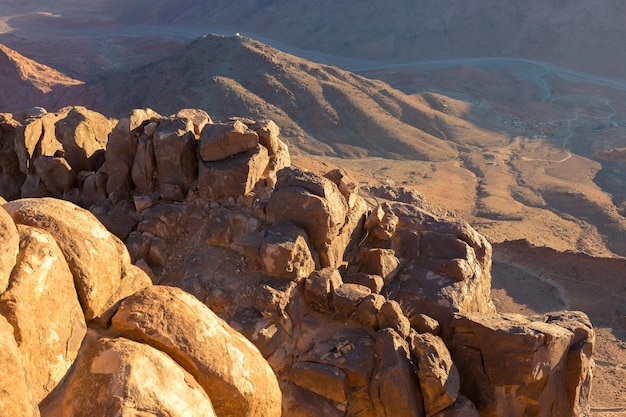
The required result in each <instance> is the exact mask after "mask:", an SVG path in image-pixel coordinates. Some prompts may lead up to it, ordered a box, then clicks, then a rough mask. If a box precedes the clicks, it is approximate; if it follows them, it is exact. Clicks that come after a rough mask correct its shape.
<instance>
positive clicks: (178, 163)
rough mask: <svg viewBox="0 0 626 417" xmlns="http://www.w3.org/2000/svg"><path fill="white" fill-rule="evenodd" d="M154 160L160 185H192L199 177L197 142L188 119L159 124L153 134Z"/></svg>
mask: <svg viewBox="0 0 626 417" xmlns="http://www.w3.org/2000/svg"><path fill="white" fill-rule="evenodd" d="M153 144H154V158H155V160H156V166H157V171H158V178H159V182H160V183H161V184H172V185H177V186H180V187H187V186H189V185H190V184H191V183H192V182H193V181H194V180H195V179H196V177H197V176H198V162H197V159H196V147H197V140H196V136H195V134H194V125H193V123H192V122H191V120H189V119H187V118H171V119H163V120H161V121H160V124H159V127H158V128H157V129H156V131H155V132H154V135H153Z"/></svg>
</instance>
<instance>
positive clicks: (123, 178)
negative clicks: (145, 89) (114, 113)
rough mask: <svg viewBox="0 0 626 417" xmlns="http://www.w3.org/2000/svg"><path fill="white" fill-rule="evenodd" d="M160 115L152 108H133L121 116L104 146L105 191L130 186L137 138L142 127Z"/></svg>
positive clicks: (154, 120) (120, 190)
mask: <svg viewBox="0 0 626 417" xmlns="http://www.w3.org/2000/svg"><path fill="white" fill-rule="evenodd" d="M161 118H162V116H160V115H159V114H158V113H156V112H155V111H153V110H152V109H134V110H133V111H131V112H130V113H129V114H128V115H127V116H125V117H123V118H121V119H120V120H119V121H118V122H117V125H115V127H114V128H113V130H112V131H111V134H110V135H109V140H108V142H107V147H106V173H107V175H108V177H107V186H106V189H107V193H108V194H111V193H113V192H116V191H117V192H123V190H125V189H127V188H128V187H130V184H131V171H132V167H133V161H134V160H135V153H136V152H137V138H138V137H139V136H140V135H141V134H142V133H143V127H144V126H146V125H148V124H149V123H152V122H158V121H159V120H160V119H161Z"/></svg>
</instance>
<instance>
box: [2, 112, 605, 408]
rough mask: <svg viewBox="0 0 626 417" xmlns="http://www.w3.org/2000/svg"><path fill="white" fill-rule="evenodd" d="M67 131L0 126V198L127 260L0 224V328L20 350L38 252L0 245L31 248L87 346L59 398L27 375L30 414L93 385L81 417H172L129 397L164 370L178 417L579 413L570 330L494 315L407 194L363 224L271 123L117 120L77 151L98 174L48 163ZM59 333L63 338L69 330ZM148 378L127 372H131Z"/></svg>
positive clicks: (441, 227) (46, 123)
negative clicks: (65, 299)
mask: <svg viewBox="0 0 626 417" xmlns="http://www.w3.org/2000/svg"><path fill="white" fill-rule="evenodd" d="M78 114H86V113H85V112H80V111H78V110H72V109H68V110H64V111H63V114H56V115H51V116H48V117H47V118H46V119H45V120H44V118H43V117H40V118H39V119H37V118H34V119H32V120H31V119H29V120H27V121H17V120H15V119H12V118H10V117H7V116H3V117H4V119H3V120H4V121H3V122H2V124H0V128H1V129H0V130H1V131H2V137H0V140H4V139H2V138H13V139H14V143H15V144H16V145H15V147H14V154H13V155H12V156H11V155H10V152H9V153H6V155H5V154H2V158H4V159H3V160H7V161H11V160H12V161H13V162H12V163H13V165H15V166H18V167H19V169H18V172H19V173H20V174H19V175H16V176H14V177H11V180H10V181H9V180H7V181H4V179H2V178H5V177H6V175H5V177H0V180H2V181H4V183H5V184H6V186H3V188H0V190H11V189H15V187H13V188H12V186H11V181H13V182H14V183H19V182H20V181H21V183H20V184H19V188H20V189H21V190H22V193H24V192H27V193H28V194H29V195H38V196H40V197H45V196H48V195H62V196H63V197H64V198H66V199H69V200H71V201H73V202H75V203H79V204H83V205H84V206H89V207H90V210H91V213H93V215H95V217H96V218H97V219H98V220H100V221H101V222H102V224H103V225H104V226H106V228H107V229H109V230H111V231H112V232H113V233H114V234H115V235H116V236H118V237H119V238H120V239H123V241H124V243H125V244H126V248H128V250H127V249H126V248H125V247H124V245H123V244H122V241H121V240H120V239H118V238H116V237H115V236H112V235H111V234H110V233H109V232H108V231H107V230H106V229H105V228H104V227H103V226H102V225H100V224H98V223H97V222H96V219H95V218H94V216H92V215H91V214H89V213H88V212H86V211H85V210H82V209H79V208H78V207H76V206H74V205H72V204H71V203H68V202H63V201H60V200H54V199H50V198H40V199H26V200H16V201H11V202H9V203H6V204H4V205H3V206H4V209H5V210H6V212H8V214H9V215H10V216H8V215H7V216H3V215H2V213H3V212H2V211H0V239H2V242H3V245H4V246H6V248H7V250H6V251H5V255H3V259H2V260H3V263H2V265H0V268H2V267H4V265H5V263H4V261H5V258H6V262H7V263H6V265H7V266H6V267H4V268H5V269H6V271H5V272H4V276H5V277H6V276H7V274H9V275H8V276H9V277H10V280H9V282H8V284H6V285H5V286H6V287H8V289H7V290H4V288H2V287H1V286H0V289H2V290H3V294H2V295H1V296H0V307H1V306H5V307H3V308H4V310H3V309H2V308H0V312H2V314H4V315H6V317H7V319H8V321H9V322H10V323H11V324H12V325H14V326H21V327H19V328H24V329H26V324H21V323H23V322H24V319H23V318H22V319H16V318H15V317H17V316H18V315H17V314H16V313H15V314H14V313H13V311H17V310H18V309H16V308H15V307H14V304H15V303H16V302H15V301H13V300H18V299H19V300H25V301H19V302H18V304H20V305H21V304H24V307H20V308H23V310H20V311H21V313H20V314H21V316H20V317H26V316H27V315H28V313H27V311H28V310H27V309H26V308H27V307H26V306H27V305H28V303H32V300H31V299H32V297H33V296H32V295H29V296H28V297H27V296H26V295H24V294H26V293H28V294H30V293H32V292H33V291H26V290H24V291H22V292H20V291H18V290H19V289H20V288H21V287H20V286H19V285H18V283H19V282H21V281H22V280H21V278H20V277H21V275H20V274H22V275H23V273H24V271H26V267H25V266H24V265H26V264H25V263H24V262H23V261H22V258H21V256H25V255H24V254H27V253H31V252H32V253H35V252H37V251H36V250H35V249H28V250H27V249H26V248H22V247H21V246H20V247H19V254H17V255H15V254H16V253H17V251H18V249H17V246H16V245H17V243H16V242H18V240H19V236H22V240H21V241H22V242H23V243H22V246H23V245H25V244H26V243H24V242H27V239H26V237H25V236H26V235H28V236H31V235H32V236H35V235H36V236H40V235H41V236H48V237H47V239H49V240H51V241H53V242H54V243H55V244H56V245H57V246H58V248H57V249H58V251H60V252H59V253H60V254H62V256H61V255H57V256H56V258H58V259H59V262H61V264H62V265H65V266H66V269H63V267H62V266H59V267H58V268H61V269H59V270H66V272H67V271H69V272H68V273H67V274H65V275H67V276H68V277H70V276H71V278H72V279H73V282H74V286H75V288H76V293H77V297H76V299H77V300H79V301H80V307H81V309H82V315H81V316H83V317H84V322H83V321H79V325H80V323H84V324H83V327H82V330H80V329H77V330H75V331H74V332H73V334H74V335H75V337H76V338H78V339H80V341H82V342H83V343H82V345H81V347H79V348H78V347H77V348H73V349H71V352H72V353H71V354H66V356H65V358H66V359H64V361H65V362H64V363H66V365H67V363H70V364H71V363H72V362H74V363H75V364H76V366H74V367H66V368H63V369H64V370H63V371H58V375H61V376H62V377H63V380H64V381H65V382H64V383H63V384H62V385H58V384H59V382H58V381H59V379H58V377H55V378H52V377H50V374H51V372H50V371H46V368H45V367H44V366H43V365H42V364H39V365H37V366H36V367H37V370H36V371H34V370H31V369H30V368H29V366H35V365H34V364H33V363H31V362H29V361H28V360H25V363H24V367H25V369H26V371H25V372H26V381H30V380H31V378H35V379H33V380H36V378H40V379H39V380H40V381H44V380H45V381H48V382H46V383H43V385H45V387H46V388H45V390H42V389H41V388H40V386H41V385H42V383H41V382H39V383H38V384H39V385H38V387H35V386H33V387H31V388H29V389H30V391H28V392H29V393H30V394H29V395H32V396H33V397H32V398H34V399H33V400H32V401H35V402H37V401H40V403H39V404H40V408H41V410H42V414H45V413H51V414H50V415H55V414H53V412H54V413H57V414H58V413H66V414H67V415H72V413H75V414H76V415H88V414H89V413H90V412H92V409H91V408H89V407H91V405H90V404H88V405H85V404H79V402H78V401H77V400H76V399H77V398H79V397H80V396H81V395H84V394H83V393H84V389H85V388H84V386H86V385H88V384H89V383H91V382H89V381H93V384H94V387H96V388H94V389H95V390H96V391H98V392H100V389H99V388H97V387H101V386H102V384H103V381H104V380H105V379H106V378H113V380H115V381H117V382H116V387H117V391H115V392H112V391H110V392H108V393H107V394H106V395H104V394H103V395H102V396H99V397H98V399H97V401H98V402H94V404H99V405H98V406H101V407H104V404H111V407H112V408H111V410H115V411H111V412H112V413H114V412H133V411H132V410H135V409H137V408H136V407H145V408H146V409H156V408H159V407H163V408H162V410H171V408H168V407H169V406H170V405H171V404H169V403H167V399H168V398H171V397H165V396H163V393H162V392H160V388H159V387H160V385H158V384H157V383H156V382H155V384H156V385H154V386H153V387H152V388H151V389H154V390H156V391H155V392H154V393H150V392H149V391H146V393H145V395H144V394H141V393H139V394H137V392H138V391H141V389H143V387H140V386H138V384H137V381H139V380H140V379H145V380H150V375H145V376H144V375H143V373H142V372H144V371H146V372H148V373H150V372H151V371H150V370H155V369H161V368H163V369H166V368H167V369H168V370H167V371H164V372H168V375H171V380H172V381H173V383H174V381H178V382H176V383H175V384H174V385H175V389H176V390H180V393H181V394H180V398H184V400H181V401H183V402H184V404H186V405H185V406H184V407H182V408H181V409H180V410H183V409H184V410H187V409H188V410H200V409H202V410H208V408H206V407H207V398H205V397H208V398H210V403H211V404H212V406H211V407H213V408H214V410H215V414H216V415H217V416H218V417H219V416H226V415H228V416H246V415H264V416H274V415H276V416H277V415H279V414H282V415H284V416H325V417H326V416H337V417H340V416H359V417H383V416H397V415H406V416H427V417H446V416H471V417H475V416H477V415H478V413H480V415H483V416H491V415H493V416H496V415H507V416H520V417H521V416H542V415H555V416H584V415H586V413H588V398H589V390H590V384H591V376H592V370H593V360H592V359H591V355H592V352H593V344H594V333H593V329H592V327H591V325H590V323H589V322H588V319H587V318H586V316H585V315H584V314H583V313H579V312H560V313H553V314H548V315H545V316H541V317H531V318H526V317H522V316H510V315H502V314H498V313H497V312H496V310H495V307H494V305H493V303H492V301H491V299H490V290H491V256H492V253H491V245H490V244H489V242H488V241H487V240H486V239H485V237H483V236H482V235H480V234H479V233H477V232H476V231H475V230H474V229H473V228H472V227H471V226H470V225H469V224H467V223H466V222H464V221H462V220H449V219H446V218H442V217H439V216H437V215H435V214H433V213H432V211H430V210H428V208H430V206H428V205H426V204H425V203H424V204H422V202H423V199H420V198H417V197H415V196H414V195H413V194H410V193H409V194H410V195H409V194H407V193H406V192H405V193H403V194H402V195H403V196H404V197H403V200H404V202H401V201H393V199H384V200H383V198H382V197H380V196H379V197H380V201H378V200H376V204H375V205H371V204H370V205H368V203H367V202H366V200H365V199H364V198H363V197H362V196H360V195H359V186H358V183H357V182H356V181H354V180H353V179H351V178H350V177H349V175H348V174H347V173H346V172H345V171H344V170H341V169H334V170H331V171H329V172H327V173H321V174H323V175H321V174H318V173H313V172H309V171H305V170H302V169H299V168H296V167H290V166H289V164H290V158H289V153H288V150H287V146H286V144H285V142H283V141H282V140H281V139H280V131H279V129H278V127H277V126H276V125H275V124H274V123H273V122H271V121H259V122H257V121H254V120H250V119H246V118H232V119H229V120H226V121H221V122H214V121H213V120H211V118H210V117H209V116H208V115H207V114H206V113H205V112H203V111H200V110H192V109H187V110H183V111H180V112H178V113H177V114H174V115H171V116H167V117H165V116H161V115H159V114H157V113H155V112H154V111H152V110H149V109H144V110H141V109H139V110H133V111H132V112H131V113H130V114H129V115H128V116H127V117H125V118H122V119H120V120H119V121H118V122H117V124H116V125H115V127H113V128H112V130H111V131H110V133H109V134H108V136H107V137H98V138H97V139H93V138H92V139H90V140H89V141H91V142H93V141H96V142H98V143H99V144H103V143H106V153H105V154H104V155H101V154H99V153H98V152H99V151H97V150H96V151H94V153H93V155H96V154H98V155H100V156H98V157H95V159H94V158H91V159H89V158H87V159H86V160H81V161H80V162H79V161H78V160H77V159H75V158H69V157H68V158H65V157H64V156H63V155H64V152H65V149H67V150H68V152H69V149H75V147H76V146H78V147H81V146H82V148H85V149H86V148H87V145H85V143H86V142H89V141H86V140H83V139H82V138H79V137H78V133H76V134H74V135H73V136H72V134H69V133H67V131H66V130H63V129H66V127H65V126H64V125H62V124H60V123H59V121H60V120H67V123H68V125H70V126H79V125H81V123H82V124H83V125H84V124H85V123H87V122H85V121H81V122H80V123H78V122H76V120H81V119H80V117H79V116H78ZM70 116H71V117H70ZM63 123H65V122H63ZM81 126H82V125H81ZM59 129H60V131H59V132H57V130H59ZM68 129H69V131H70V132H80V131H81V130H80V129H79V128H78V127H75V128H71V129H70V128H68ZM72 129H73V130H72ZM58 136H62V137H63V140H62V141H61V140H60V139H59V140H57V137H58ZM79 145H80V146H79ZM94 146H95V145H94ZM90 149H91V148H90ZM94 149H95V148H94ZM53 150H54V152H53ZM11 158H12V159H11ZM96 160H98V161H99V162H95V161H96ZM86 162H89V163H90V164H91V163H92V162H94V163H95V164H91V165H86ZM8 166H10V165H8ZM37 167H39V168H37ZM14 171H15V170H13V171H12V170H11V169H8V168H7V170H6V171H3V173H4V174H7V173H9V172H14ZM59 173H60V174H59ZM13 178H14V179H13ZM5 179H6V178H5ZM0 185H1V184H0ZM68 187H69V188H68ZM384 191H385V190H384ZM386 191H389V190H386ZM380 195H383V194H380ZM384 195H389V196H393V195H395V194H393V193H390V192H386V193H385V194H384ZM398 195H399V194H398ZM6 196H7V197H8V199H11V198H12V197H13V196H12V195H9V194H7V195H6ZM405 197H406V198H405ZM408 197H411V198H408ZM367 201H371V200H370V199H368V200H367ZM10 217H12V219H11V218H10ZM15 223H18V224H19V225H18V226H17V227H16V226H15ZM27 231H29V232H27ZM18 232H19V234H18ZM31 240H32V239H31ZM28 241H29V242H30V240H28ZM32 245H33V244H31V243H28V245H27V246H28V247H30V246H32ZM4 246H3V247H4ZM29 251H30V252H29ZM39 252H41V251H39ZM39 252H37V253H39ZM48 252H49V253H55V252H53V251H48ZM29 256H30V255H29ZM33 256H34V255H33ZM38 256H39V258H37V259H39V260H38V263H35V262H31V264H33V265H37V268H39V270H40V272H39V274H40V275H39V276H41V277H43V276H45V271H46V269H45V268H44V266H46V265H48V263H46V262H45V260H46V259H47V258H46V256H45V253H44V254H39V255H38ZM44 264H45V265H44ZM46 267H47V266H46ZM20 271H22V272H20ZM2 276H3V275H2V270H0V284H2V281H1V279H2ZM148 276H150V277H153V279H154V281H155V282H156V283H158V284H161V285H158V286H152V285H151V282H150V278H148ZM18 278H20V280H18ZM7 279H9V278H5V280H7ZM59 279H60V278H59ZM68 279H69V278H68ZM68 279H66V280H65V281H63V282H65V283H66V284H67V282H70V281H68ZM12 282H15V284H12ZM54 282H56V281H51V282H50V285H53V284H54ZM20 285H25V284H20ZM28 285H31V286H32V285H34V284H33V283H32V282H31V283H30V284H28ZM54 285H57V284H54ZM176 287H178V288H176ZM24 288H30V287H24ZM37 288H39V287H37ZM183 290H184V291H183ZM59 292H60V290H59ZM29 297H30V298H29ZM52 299H53V300H54V298H52ZM2 300H6V301H4V304H2ZM65 307H67V308H69V303H68V306H65ZM50 308H53V307H50ZM209 308H210V309H209ZM211 310H213V311H211ZM72 311H76V309H75V310H72ZM58 314H59V315H60V316H59V317H60V318H57V319H55V320H56V321H58V322H62V321H63V320H65V322H64V323H65V324H66V325H67V319H63V318H62V317H65V316H67V315H68V314H69V313H67V311H66V310H64V309H60V310H59V312H58ZM216 314H218V315H219V317H217V316H216ZM64 315H65V316H64ZM55 317H56V316H55ZM72 317H73V316H72ZM16 323H17V324H16ZM85 324H86V325H87V326H88V327H89V328H90V329H91V330H89V335H88V336H87V339H84V340H83V337H84V334H85V330H84V325H85ZM79 327H80V326H79ZM233 329H236V330H237V331H238V332H240V333H241V334H243V335H244V336H245V338H246V339H247V340H246V339H244V338H242V337H241V336H240V335H239V334H238V333H236V332H235V331H234V330H233ZM29 331H30V332H31V333H37V332H39V333H41V334H44V333H45V329H41V328H37V327H36V326H35V328H34V330H29ZM15 334H16V335H19V332H16V333H15ZM15 337H16V343H17V346H18V348H19V349H20V352H21V353H20V354H21V355H22V358H23V359H24V358H28V355H32V352H31V351H34V350H35V348H34V347H30V348H29V345H28V344H27V343H24V344H20V343H21V339H20V340H18V339H17V336H15ZM29 337H30V336H29ZM65 337H66V339H67V337H69V336H67V335H66V336H65ZM79 345H80V344H79ZM68 346H69V345H68ZM28 349H31V351H29V350H28ZM77 349H78V350H77ZM69 351H70V350H68V352H69ZM52 352H53V351H52V350H51V353H52ZM161 352H163V353H165V354H167V357H164V356H163V354H162V353H161ZM57 356H58V355H57ZM144 356H145V359H144V361H145V367H144V368H145V369H143V370H139V369H137V370H136V369H134V368H133V364H135V363H137V362H138V361H141V359H139V358H141V357H144ZM41 358H42V362H46V363H53V359H52V358H49V357H47V356H45V355H42V356H41ZM75 358H77V359H75ZM102 358H110V359H111V363H107V364H105V363H104V360H103V359H102ZM166 362H167V364H166ZM142 363H143V362H142ZM268 364H269V366H268ZM126 365H128V366H126ZM270 366H271V369H270ZM57 368H58V369H61V368H59V367H58V366H57V367H56V368H55V369H57ZM95 369H98V371H97V372H96V371H94V370H95ZM46 372H47V373H46ZM31 373H32V376H31ZM55 375H57V374H55ZM102 375H108V376H102ZM50 381H52V382H50ZM173 389H174V388H173ZM157 391H158V392H157ZM176 392H179V391H176ZM183 392H184V393H183ZM203 392H204V394H206V396H205V395H204V394H203ZM177 395H178V394H177ZM120 398H125V399H126V400H127V401H121V400H120ZM29 401H31V400H29ZM138 404H144V405H141V406H139V405H138ZM94 407H95V406H94ZM133 407H135V408H133ZM194 407H195V408H194ZM203 407H204V408H203ZM72 410H73V411H72ZM163 412H165V411H163ZM168 412H170V411H168ZM203 412H204V411H203ZM206 412H207V413H209V415H210V411H206ZM171 413H174V414H173V415H178V414H175V411H171ZM180 413H181V415H184V413H183V412H182V411H180ZM64 415H65V414H64Z"/></svg>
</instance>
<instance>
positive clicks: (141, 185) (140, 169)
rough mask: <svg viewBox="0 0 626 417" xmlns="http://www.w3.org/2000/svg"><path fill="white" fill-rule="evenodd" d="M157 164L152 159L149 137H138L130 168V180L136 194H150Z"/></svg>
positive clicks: (153, 185) (151, 142)
mask: <svg viewBox="0 0 626 417" xmlns="http://www.w3.org/2000/svg"><path fill="white" fill-rule="evenodd" d="M156 172H157V164H156V160H155V157H154V142H153V140H152V138H151V137H149V136H146V135H140V136H139V138H137V150H136V152H135V159H134V160H133V165H132V168H131V178H132V180H133V184H134V185H135V188H136V189H137V192H139V193H142V194H148V193H151V192H152V191H153V190H154V187H155V185H156V184H155V182H156Z"/></svg>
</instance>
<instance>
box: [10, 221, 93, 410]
mask: <svg viewBox="0 0 626 417" xmlns="http://www.w3.org/2000/svg"><path fill="white" fill-rule="evenodd" d="M18 230H19V232H20V254H19V256H18V260H17V264H16V266H15V267H14V268H13V272H12V274H11V280H10V282H9V289H8V290H7V291H5V292H4V293H3V294H2V295H0V314H1V315H3V316H4V317H6V318H7V320H9V322H10V323H11V324H12V325H13V328H14V329H15V340H16V341H17V343H18V346H19V349H20V352H21V353H22V356H23V358H24V361H25V363H26V364H27V365H28V379H29V382H30V385H31V389H32V392H33V397H34V399H35V401H36V402H37V403H38V402H40V401H41V400H43V399H44V398H45V397H46V396H47V395H48V394H49V393H50V392H51V391H52V390H53V389H54V388H55V387H56V386H57V384H58V383H59V382H60V381H61V379H62V378H63V376H64V375H65V373H66V372H67V370H68V369H69V368H70V366H71V365H72V363H73V361H74V359H75V358H76V355H77V353H78V349H79V347H80V345H81V343H82V340H83V337H84V336H85V332H86V325H85V318H84V316H83V312H82V309H81V307H80V304H79V302H78V297H77V296H76V290H75V289H74V280H73V277H72V273H71V271H70V268H69V267H68V265H67V263H66V262H65V258H64V257H63V253H62V252H61V250H60V249H59V247H58V245H57V243H56V242H55V240H54V238H53V237H52V236H51V235H50V234H49V233H47V232H45V231H43V230H39V229H35V228H33V227H29V226H21V225H20V226H18Z"/></svg>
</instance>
